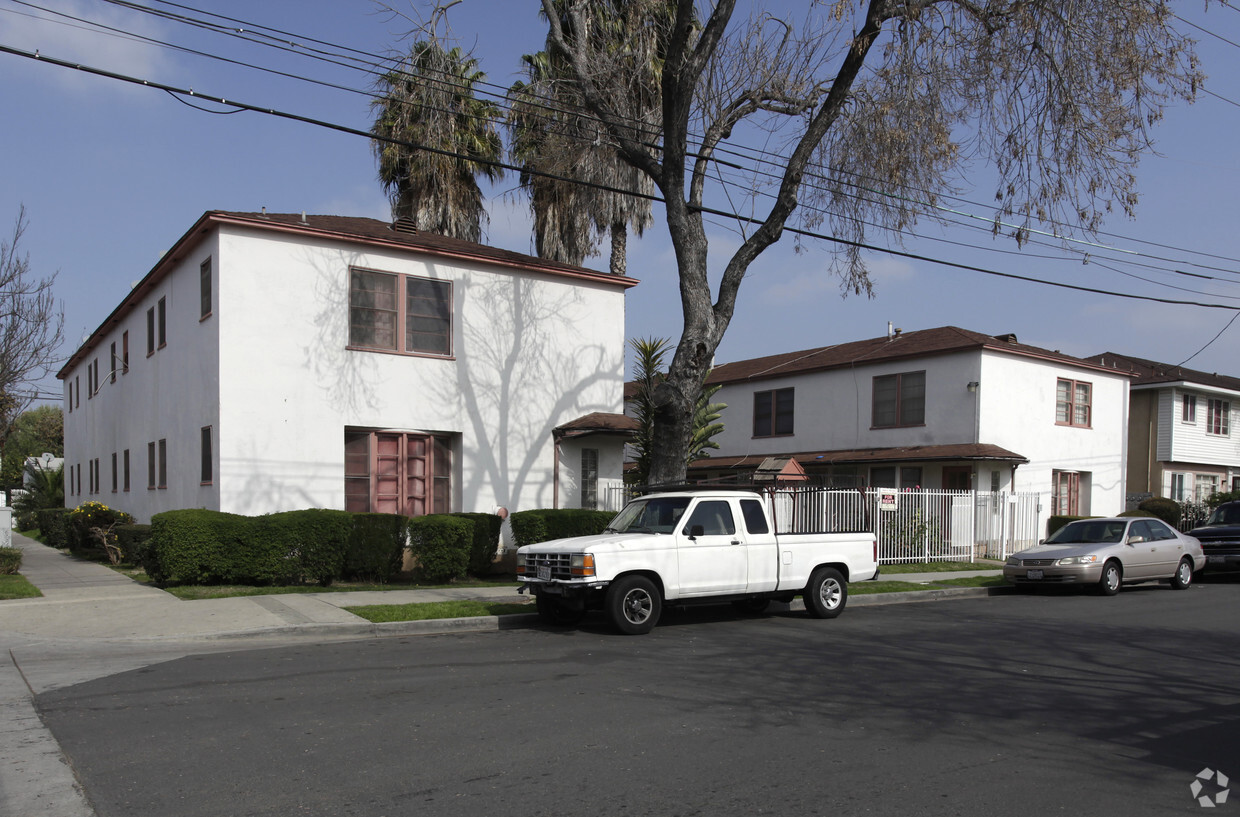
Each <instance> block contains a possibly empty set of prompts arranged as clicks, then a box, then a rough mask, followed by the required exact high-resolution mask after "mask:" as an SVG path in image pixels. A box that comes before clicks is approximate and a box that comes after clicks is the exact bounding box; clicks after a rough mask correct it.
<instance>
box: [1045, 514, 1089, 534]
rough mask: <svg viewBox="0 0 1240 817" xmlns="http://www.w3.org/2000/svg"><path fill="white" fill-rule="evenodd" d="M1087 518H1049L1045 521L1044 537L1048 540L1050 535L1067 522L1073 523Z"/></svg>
mask: <svg viewBox="0 0 1240 817" xmlns="http://www.w3.org/2000/svg"><path fill="white" fill-rule="evenodd" d="M1089 518H1090V517H1088V516H1051V518H1050V519H1047V520H1046V536H1047V538H1048V539H1049V538H1050V536H1051V534H1053V533H1054V532H1055V531H1057V530H1059V529H1060V528H1062V527H1063V526H1064V525H1066V524H1068V523H1069V522H1075V521H1076V520H1078V519H1089Z"/></svg>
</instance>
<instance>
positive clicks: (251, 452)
mask: <svg viewBox="0 0 1240 817" xmlns="http://www.w3.org/2000/svg"><path fill="white" fill-rule="evenodd" d="M636 283H637V282H636V281H635V280H633V279H631V278H627V277H623V276H615V275H611V274H607V273H600V272H595V271H592V270H587V269H583V268H580V267H573V266H569V265H564V264H556V263H553V262H549V261H544V260H542V259H537V258H532V257H530V256H526V255H522V254H519V253H513V252H508V251H504V250H498V249H494V248H491V247H485V246H480V245H477V244H472V243H469V242H464V241H458V240H455V239H449V238H445V237H443V236H439V235H434V234H429V233H419V232H416V231H413V230H412V229H410V228H409V227H407V226H405V225H402V224H400V223H398V224H395V225H389V224H387V223H384V222H380V221H375V220H373V219H364V218H344V217H336V216H313V215H312V216H305V215H304V214H303V215H297V214H284V215H280V214H268V213H228V212H219V211H212V212H208V213H206V214H204V215H203V216H202V218H200V219H199V220H198V221H197V223H195V224H194V225H193V227H191V228H190V230H189V231H188V232H186V233H185V235H184V236H182V237H181V238H180V239H179V240H178V241H177V242H176V243H175V244H174V245H173V247H172V248H171V249H170V250H169V251H168V252H167V253H166V254H165V255H164V256H163V258H162V259H161V260H160V262H159V263H158V264H157V265H156V266H155V267H154V269H152V270H151V271H150V272H149V273H148V274H147V275H146V276H145V277H144V278H143V279H142V280H141V281H140V282H139V283H138V284H137V285H135V286H134V288H133V289H132V290H131V291H130V292H129V293H127V294H126V295H125V297H124V299H123V300H122V301H121V302H120V304H119V305H118V306H117V307H116V308H115V309H114V310H112V312H111V314H110V315H108V317H107V318H106V319H105V320H104V321H103V323H102V324H101V325H100V326H99V328H98V329H96V330H95V331H94V333H92V334H91V335H90V337H89V338H88V339H87V340H86V341H85V342H84V343H83V344H82V346H81V347H80V348H79V349H78V350H77V351H76V352H74V354H73V356H72V357H71V358H70V359H69V361H68V362H67V363H66V364H65V365H64V367H63V368H62V369H61V370H60V372H59V373H58V377H59V378H60V380H61V381H63V383H64V407H65V463H66V467H65V487H66V491H65V493H66V497H67V504H69V505H76V504H78V503H80V502H83V501H85V500H87V499H95V500H98V501H102V502H105V503H106V504H108V505H113V506H115V507H118V508H120V509H122V510H125V511H128V512H129V513H132V514H133V515H134V516H135V517H136V518H137V519H138V520H140V521H147V520H149V519H150V517H151V515H152V514H154V513H158V512H160V511H164V510H169V509H174V508H209V509H213V510H220V511H227V512H232V513H238V514H247V515H252V514H262V513H269V512H274V511H282V510H291V509H297V508H309V507H320V508H345V509H350V510H372V511H382V512H393V513H403V514H407V515H418V514H424V513H432V512H440V511H481V512H491V511H495V510H497V509H498V508H500V507H504V508H508V509H509V510H514V511H515V510H521V509H525V508H544V507H579V506H580V504H581V501H582V498H583V497H585V498H586V499H587V500H588V499H589V497H590V496H591V495H594V494H596V493H597V491H598V490H599V488H600V485H601V486H607V485H612V484H617V483H619V481H620V479H621V462H622V450H623V439H624V430H623V425H624V418H623V417H619V418H618V419H612V420H609V419H608V418H616V417H617V416H618V415H619V414H620V412H621V411H622V408H623V397H622V392H623V371H624V349H625V346H624V294H625V291H626V290H627V289H628V288H629V287H631V286H633V285H634V284H636Z"/></svg>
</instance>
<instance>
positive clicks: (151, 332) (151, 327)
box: [146, 306, 155, 357]
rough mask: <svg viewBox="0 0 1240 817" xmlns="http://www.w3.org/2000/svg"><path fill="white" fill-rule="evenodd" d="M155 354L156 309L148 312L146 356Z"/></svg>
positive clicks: (152, 308)
mask: <svg viewBox="0 0 1240 817" xmlns="http://www.w3.org/2000/svg"><path fill="white" fill-rule="evenodd" d="M153 354H155V307H153V306H152V307H151V308H150V309H148V310H146V356H147V357H150V356H151V355H153Z"/></svg>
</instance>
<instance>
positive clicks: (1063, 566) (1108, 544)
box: [1003, 517, 1206, 596]
mask: <svg viewBox="0 0 1240 817" xmlns="http://www.w3.org/2000/svg"><path fill="white" fill-rule="evenodd" d="M1205 563H1206V557H1205V555H1204V554H1203V553H1202V552H1201V543H1200V542H1198V541H1197V540H1196V539H1194V538H1193V537H1191V536H1186V535H1185V534H1183V533H1180V532H1179V531H1177V530H1175V529H1174V528H1172V527H1171V526H1170V525H1168V524H1166V523H1165V522H1163V521H1162V520H1161V519H1151V518H1148V517H1114V518H1110V519H1079V520H1077V521H1075V522H1069V523H1068V524H1066V525H1064V526H1063V527H1062V528H1060V529H1059V530H1057V531H1055V532H1054V533H1053V534H1051V536H1050V537H1049V538H1048V539H1047V540H1046V541H1045V542H1042V543H1041V544H1039V545H1037V546H1036V547H1031V548H1029V549H1028V550H1022V551H1020V552H1019V553H1014V554H1012V555H1011V556H1009V557H1008V560H1007V563H1006V564H1005V565H1004V566H1003V578H1005V579H1007V580H1008V581H1009V582H1011V583H1013V584H1015V585H1017V586H1021V587H1032V586H1039V585H1063V584H1078V585H1094V586H1096V587H1097V588H1098V591H1099V592H1100V593H1102V594H1103V595H1104V596H1113V595H1115V594H1116V593H1118V592H1119V589H1120V587H1121V586H1122V585H1125V584H1138V583H1140V582H1151V581H1167V582H1170V583H1171V586H1172V587H1174V588H1175V589H1177V590H1183V589H1184V588H1186V587H1188V586H1189V585H1190V584H1192V581H1193V573H1194V572H1196V571H1198V570H1200V569H1201V568H1202V567H1204V566H1205Z"/></svg>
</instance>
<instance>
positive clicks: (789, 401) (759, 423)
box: [753, 389, 795, 437]
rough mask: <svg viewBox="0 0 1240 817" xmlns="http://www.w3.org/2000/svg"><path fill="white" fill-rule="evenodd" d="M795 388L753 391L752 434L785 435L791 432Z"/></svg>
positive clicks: (760, 435) (761, 435)
mask: <svg viewBox="0 0 1240 817" xmlns="http://www.w3.org/2000/svg"><path fill="white" fill-rule="evenodd" d="M794 392H795V389H774V390H772V391H759V392H754V395H753V435H754V436H755V437H786V436H788V435H790V434H792V429H793V410H794V408H795V399H794V398H795V394H794Z"/></svg>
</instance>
